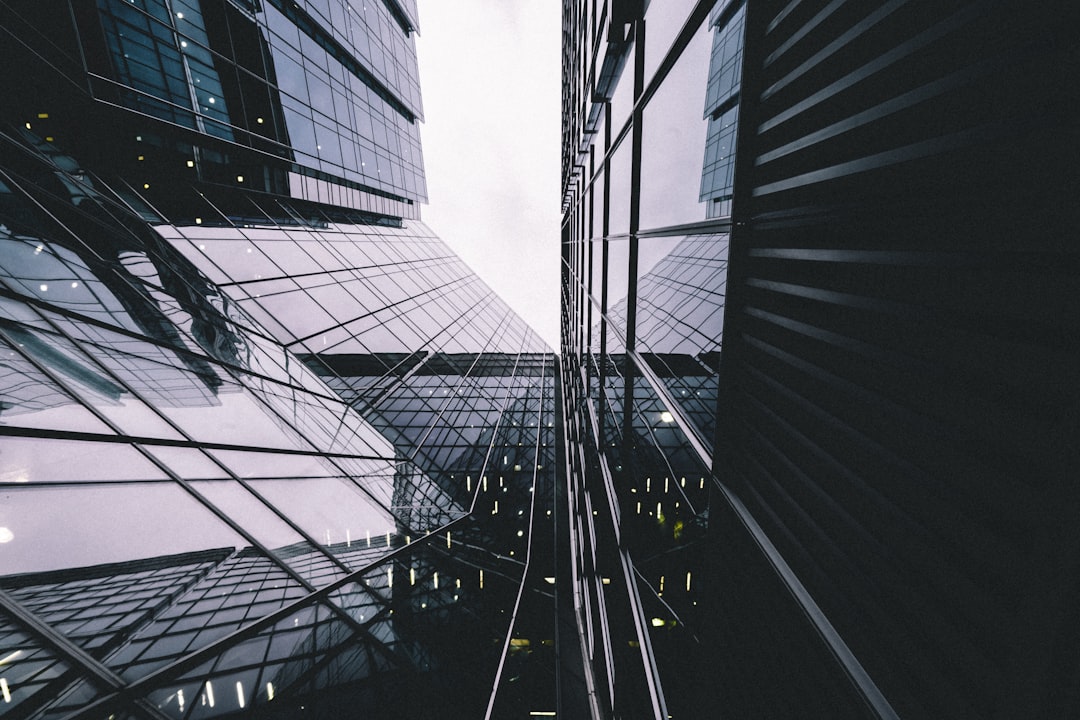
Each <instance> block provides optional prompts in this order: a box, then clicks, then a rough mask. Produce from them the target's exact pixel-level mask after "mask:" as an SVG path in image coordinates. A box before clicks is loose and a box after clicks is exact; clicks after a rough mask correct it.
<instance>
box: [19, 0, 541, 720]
mask: <svg viewBox="0 0 1080 720" xmlns="http://www.w3.org/2000/svg"><path fill="white" fill-rule="evenodd" d="M416 18H417V15H416V8H415V4H414V3H413V2H409V1H407V0H405V1H399V0H369V1H368V2H366V3H361V2H344V1H343V0H330V1H329V2H327V1H326V0H322V1H321V2H318V1H312V2H278V1H277V0H263V1H260V0H135V1H132V0H101V2H82V1H78V2H70V3H67V2H64V3H59V4H57V3H45V4H43V3H37V2H22V1H20V0H12V1H10V2H7V1H5V2H3V3H0V33H2V35H0V37H2V40H0V57H2V62H0V67H2V68H3V70H2V78H0V87H2V89H0V95H2V96H3V100H2V101H0V104H2V110H3V112H2V117H0V298H2V300H0V304H2V305H3V307H4V310H3V311H2V316H0V355H2V360H0V377H2V379H3V382H2V387H0V391H2V396H0V498H2V503H0V690H2V694H0V714H3V715H4V716H5V717H7V716H9V715H10V716H11V717H32V718H61V717H72V718H74V717H95V718H98V717H113V716H115V717H140V718H147V717H151V718H163V717H172V718H196V717H216V716H225V715H230V716H240V715H244V716H257V717H297V716H298V715H300V716H311V717H326V718H331V717H344V716H351V715H353V714H363V715H364V716H365V717H400V716H409V717H428V716H440V717H445V716H446V715H445V703H446V698H448V697H453V699H454V703H455V708H456V710H457V711H458V712H460V713H461V715H462V716H465V717H483V716H484V715H485V713H487V712H490V713H491V716H492V717H496V716H499V715H500V714H503V713H505V712H506V708H513V707H517V706H518V705H519V704H520V703H527V704H529V706H530V708H531V709H534V710H537V711H542V712H543V711H548V710H550V709H552V707H553V706H554V697H555V691H554V686H553V683H554V678H553V676H552V675H551V674H550V672H549V673H548V674H547V675H545V674H544V673H530V672H529V670H530V668H532V667H534V666H544V667H547V666H550V665H551V664H552V663H553V656H554V640H553V639H554V638H555V636H556V633H555V629H554V615H553V611H552V607H553V603H554V598H553V595H552V590H551V588H550V585H549V584H548V583H545V582H544V578H545V577H551V576H553V575H554V570H553V568H552V567H551V563H552V552H551V550H550V548H551V541H550V538H551V535H552V528H553V525H554V518H553V514H552V511H553V505H552V502H553V491H554V483H553V478H554V472H555V465H556V464H555V457H554V452H555V448H554V442H555V440H554V437H555V435H554V420H555V418H554V409H555V387H556V386H555V377H556V372H555V369H556V358H555V356H554V355H553V354H552V352H551V351H550V349H549V348H547V347H546V346H545V345H544V344H543V342H542V341H540V340H539V338H538V337H537V336H536V335H535V334H534V333H533V332H532V330H531V329H530V328H528V327H527V326H526V325H525V324H524V323H523V322H522V321H521V320H520V319H519V318H518V317H517V316H516V315H515V314H514V313H513V311H511V310H510V309H509V308H508V307H507V306H506V305H505V304H504V303H503V302H502V301H501V300H500V299H499V298H498V297H496V296H495V295H494V294H493V293H492V292H491V290H490V289H489V288H488V287H487V286H486V285H484V283H483V282H482V281H481V280H480V279H479V278H478V277H476V276H475V275H474V274H473V273H472V272H471V271H470V270H469V269H468V268H467V267H466V266H465V265H464V264H463V263H462V262H461V261H460V260H459V259H458V258H457V256H455V254H454V253H453V252H452V251H451V250H450V249H449V248H448V247H447V245H446V244H444V243H443V242H442V241H441V240H440V239H439V238H437V237H435V236H434V235H433V234H432V233H431V232H430V231H429V230H428V229H427V228H426V227H425V226H424V225H423V224H422V223H421V222H420V221H419V211H418V208H419V203H421V202H424V201H425V199H426V197H425V195H426V191H425V182H424V174H423V161H422V157H421V152H420V143H419V134H418V129H417V122H418V121H419V119H420V118H421V117H422V106H421V102H420V94H419V85H418V82H417V72H416V57H415V50H414V46H413V40H414V38H413V32H414V30H415V28H416V22H417V20H416ZM524 589H528V590H529V592H528V593H526V592H525V591H524ZM519 610H520V611H521V612H520V613H519ZM522 678H524V679H522ZM519 680H520V681H519ZM512 683H513V684H512Z"/></svg>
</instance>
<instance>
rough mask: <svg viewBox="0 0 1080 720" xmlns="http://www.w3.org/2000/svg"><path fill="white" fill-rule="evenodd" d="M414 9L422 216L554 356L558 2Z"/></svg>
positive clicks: (464, 2) (500, 0) (443, 2)
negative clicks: (422, 166)
mask: <svg viewBox="0 0 1080 720" xmlns="http://www.w3.org/2000/svg"><path fill="white" fill-rule="evenodd" d="M418 5H419V15H420V18H419V19H420V35H419V37H418V38H417V40H416V46H417V55H418V58H419V63H420V92H421V94H422V96H423V101H424V116H425V122H424V123H423V124H422V125H421V130H420V132H421V138H422V141H423V146H424V163H425V169H426V175H427V185H428V197H429V204H428V205H427V206H424V207H423V208H422V209H421V217H422V218H423V220H424V222H425V223H427V224H428V226H430V227H431V229H432V230H434V231H435V233H436V234H437V235H439V237H441V238H442V239H443V240H445V241H446V243H447V244H448V245H450V247H452V248H453V249H454V250H455V251H456V252H457V253H458V254H459V255H460V256H461V258H462V259H463V260H464V261H465V262H466V263H467V264H468V265H469V266H470V267H471V268H473V270H475V271H476V273H477V274H478V275H479V276H480V277H481V278H483V280H484V282H486V283H487V284H488V285H490V286H491V288H492V289H493V290H494V291H495V292H496V293H498V294H499V296H501V297H502V298H503V299H504V300H506V302H507V303H509V304H510V306H511V307H512V308H513V309H514V310H515V311H517V313H518V314H519V315H520V316H521V317H522V318H524V320H525V321H526V322H528V323H529V324H530V325H532V327H533V328H534V329H535V330H536V331H537V332H538V333H539V334H540V335H541V336H542V337H543V338H544V340H546V341H547V343H548V344H549V345H551V347H552V348H553V349H555V350H556V351H557V350H558V348H559V318H558V315H559V238H560V235H559V225H560V221H561V215H560V212H559V197H560V194H559V190H560V188H559V163H560V154H559V153H560V149H559V143H560V140H559V134H560V131H561V129H560V122H561V113H562V110H561V89H560V82H561V78H560V73H561V48H560V44H561V41H562V4H561V3H559V2H556V1H555V0H419V3H418Z"/></svg>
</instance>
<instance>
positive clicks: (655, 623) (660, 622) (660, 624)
mask: <svg viewBox="0 0 1080 720" xmlns="http://www.w3.org/2000/svg"><path fill="white" fill-rule="evenodd" d="M652 626H653V627H664V619H663V618H653V619H652Z"/></svg>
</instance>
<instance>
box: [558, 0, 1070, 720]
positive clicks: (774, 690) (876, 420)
mask: <svg viewBox="0 0 1080 720" xmlns="http://www.w3.org/2000/svg"><path fill="white" fill-rule="evenodd" d="M563 30H564V45H563V81H564V82H563V146H562V154H563V155H562V157H563V187H562V189H563V211H564V219H563V228H562V260H563V276H562V289H563V297H562V348H561V349H562V366H561V373H562V374H561V378H562V389H563V395H562V399H561V402H562V404H561V410H562V412H563V414H564V418H563V438H564V441H565V443H566V446H567V449H568V455H567V461H568V503H569V505H570V507H571V510H572V513H571V520H570V523H571V527H570V532H571V543H572V548H573V549H572V555H573V559H572V563H573V569H574V573H573V575H574V596H575V606H574V616H575V620H576V624H577V627H578V630H579V635H580V637H581V646H582V656H583V658H584V659H585V664H586V675H585V677H586V679H587V682H588V683H589V686H590V691H591V697H592V699H593V708H592V710H593V714H594V716H596V717H648V718H658V719H659V718H667V717H675V718H682V717H770V718H788V717H830V718H837V717H844V718H847V717H852V718H896V717H902V718H938V717H957V718H959V717H963V718H969V717H970V718H990V717H1000V718H1006V717H1071V716H1073V715H1075V714H1076V712H1077V708H1078V707H1080V700H1078V697H1080V696H1078V693H1077V684H1076V679H1075V677H1074V676H1073V673H1072V668H1073V667H1074V666H1075V658H1076V656H1077V640H1076V638H1077V632H1076V630H1077V617H1076V612H1075V610H1074V609H1073V608H1074V606H1075V605H1076V599H1077V594H1076V578H1077V572H1078V567H1080V566H1078V565H1077V562H1076V557H1077V542H1078V541H1077V539H1076V537H1075V536H1076V533H1075V532H1074V529H1075V518H1074V516H1075V513H1074V509H1075V508H1076V507H1077V503H1078V501H1080V496H1078V494H1077V490H1076V483H1075V479H1076V477H1077V476H1078V473H1080V457H1078V456H1077V452H1076V443H1075V437H1076V434H1077V431H1078V430H1080V425H1078V423H1077V419H1078V418H1080V378H1078V377H1077V373H1076V368H1078V367H1080V355H1078V352H1077V345H1076V342H1075V338H1076V337H1080V328H1078V326H1077V318H1078V317H1080V314H1078V313H1077V312H1076V310H1077V307H1078V306H1077V300H1078V297H1080V295H1078V293H1077V287H1080V283H1078V278H1077V272H1076V270H1077V265H1076V256H1075V252H1074V251H1073V250H1072V249H1070V248H1072V247H1073V246H1074V245H1075V243H1073V241H1072V237H1073V235H1074V234H1075V233H1074V230H1073V228H1074V227H1075V225H1076V219H1077V218H1076V208H1077V203H1076V202H1075V197H1074V196H1075V188H1076V186H1077V171H1076V168H1075V162H1073V158H1075V157H1076V154H1077V151H1078V149H1080V142H1078V141H1080V138H1078V134H1077V125H1076V123H1075V117H1074V116H1075V108H1076V107H1077V106H1078V105H1077V101H1078V100H1080V98H1078V97H1077V84H1076V82H1075V73H1076V71H1077V55H1076V51H1075V45H1076V43H1075V32H1076V26H1075V23H1073V22H1072V21H1071V20H1068V21H1067V20H1065V17H1064V15H1062V14H1059V13H1058V12H1057V11H1055V10H1051V9H1050V8H1049V7H1042V8H1033V7H1031V6H1030V5H1026V6H1024V7H1022V8H1021V7H1018V6H1015V5H1012V4H1008V3H1004V4H1003V3H980V2H966V1H963V2H946V3H936V4H933V6H932V7H931V6H929V5H926V4H923V3H905V2H880V3H844V2H826V1H825V0H821V1H820V2H817V1H814V2H805V1H804V2H798V1H797V2H788V1H787V0H784V1H783V2H780V1H776V2H773V1H772V0H700V1H697V2H695V1H693V0H691V1H689V2H668V3H661V2H655V1H653V2H649V1H648V0H644V1H642V2H635V1H621V0H610V1H609V2H585V1H581V0H565V1H564V3H563Z"/></svg>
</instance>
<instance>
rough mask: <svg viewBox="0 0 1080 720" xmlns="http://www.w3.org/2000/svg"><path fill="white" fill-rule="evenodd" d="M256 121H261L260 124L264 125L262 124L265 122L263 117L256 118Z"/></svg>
mask: <svg viewBox="0 0 1080 720" xmlns="http://www.w3.org/2000/svg"><path fill="white" fill-rule="evenodd" d="M255 122H257V123H259V124H260V125H262V124H263V119H262V118H255Z"/></svg>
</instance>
